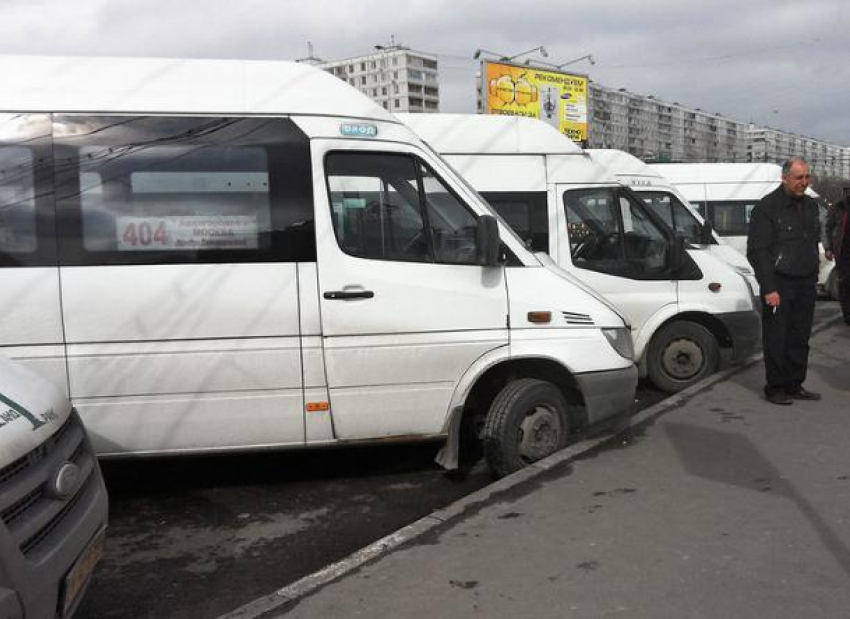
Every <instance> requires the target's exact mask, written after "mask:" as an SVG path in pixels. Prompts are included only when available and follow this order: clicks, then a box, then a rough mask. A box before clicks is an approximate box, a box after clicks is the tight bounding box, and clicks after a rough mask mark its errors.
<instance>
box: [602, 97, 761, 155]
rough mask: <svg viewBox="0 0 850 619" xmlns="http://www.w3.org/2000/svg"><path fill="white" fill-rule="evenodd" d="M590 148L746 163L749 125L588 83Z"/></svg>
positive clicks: (717, 115) (675, 104)
mask: <svg viewBox="0 0 850 619" xmlns="http://www.w3.org/2000/svg"><path fill="white" fill-rule="evenodd" d="M589 108H590V131H589V133H590V136H589V143H590V147H591V148H617V149H619V150H625V151H627V152H629V153H631V154H633V155H635V156H636V157H638V158H640V159H643V160H644V161H703V162H715V161H746V160H747V159H746V157H747V139H748V130H749V125H748V124H747V123H743V122H740V121H736V120H732V119H729V118H725V117H723V116H722V115H720V114H711V113H708V112H703V111H702V110H700V109H698V108H697V109H692V108H686V107H684V106H682V105H679V104H678V103H667V102H665V101H661V100H659V99H656V98H655V97H653V96H645V95H639V94H636V93H633V92H629V91H627V90H626V89H625V88H619V89H615V88H607V87H605V86H602V85H600V84H597V83H594V82H591V84H590V104H589Z"/></svg>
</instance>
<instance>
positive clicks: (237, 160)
mask: <svg viewBox="0 0 850 619" xmlns="http://www.w3.org/2000/svg"><path fill="white" fill-rule="evenodd" d="M54 142H55V149H56V151H55V152H56V162H57V166H56V170H57V172H56V199H57V209H58V212H59V216H60V221H61V225H62V227H61V229H62V233H63V234H62V239H61V241H62V250H63V260H64V261H66V262H67V263H68V264H150V263H173V262H253V261H263V262H269V261H314V260H315V234H314V226H313V207H312V193H311V191H312V190H311V183H310V158H309V144H308V141H307V139H306V137H305V136H304V135H303V134H302V133H301V132H300V130H298V129H297V128H296V127H295V126H294V125H293V124H292V123H291V121H289V120H287V119H275V118H241V119H240V118H187V117H118V116H104V117H91V116H77V115H65V116H56V117H55V119H54Z"/></svg>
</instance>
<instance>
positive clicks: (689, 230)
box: [587, 148, 758, 296]
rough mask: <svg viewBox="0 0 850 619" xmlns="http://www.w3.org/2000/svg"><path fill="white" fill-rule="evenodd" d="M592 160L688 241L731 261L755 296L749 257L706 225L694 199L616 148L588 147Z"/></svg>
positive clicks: (729, 262)
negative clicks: (629, 189)
mask: <svg viewBox="0 0 850 619" xmlns="http://www.w3.org/2000/svg"><path fill="white" fill-rule="evenodd" d="M587 153H588V154H590V157H591V159H593V160H594V161H596V162H597V163H599V164H600V165H602V166H604V167H606V168H608V170H610V171H611V173H612V174H613V175H614V178H616V179H617V180H618V181H619V182H620V183H622V184H624V185H626V186H628V187H629V188H631V189H632V191H634V192H635V193H636V194H638V195H639V196H640V198H641V199H642V200H643V201H644V202H646V204H647V205H648V206H649V208H650V209H652V211H653V212H654V213H655V214H656V215H658V216H659V217H660V218H661V219H663V220H664V223H666V224H667V225H668V226H670V227H671V228H672V229H673V230H674V231H675V232H676V233H677V234H679V235H680V236H682V237H684V239H685V242H686V243H688V244H690V245H694V246H701V247H702V248H704V249H707V250H709V251H711V252H712V253H713V254H715V255H717V256H718V257H719V258H720V259H721V260H723V261H725V262H727V263H728V264H730V265H731V266H732V268H734V269H735V270H736V271H738V273H740V274H741V275H743V276H744V277H745V278H746V279H747V281H748V282H749V283H750V286H751V287H752V288H753V291H754V293H755V295H756V296H757V295H758V282H757V281H756V277H755V273H754V272H753V269H752V267H751V266H750V263H749V261H748V260H747V257H746V256H745V255H744V253H746V252H744V253H741V252H740V251H738V250H737V249H735V248H734V247H732V246H731V245H729V244H728V243H726V241H724V240H723V238H722V237H721V236H720V235H718V234H717V231H716V230H714V229H713V228H712V227H708V228H706V226H705V219H703V217H702V215H700V214H699V213H698V212H697V211H696V210H695V209H694V207H693V206H692V205H691V203H690V201H689V200H688V199H687V198H685V197H684V196H683V195H682V194H681V193H680V192H679V190H678V189H676V187H675V186H674V185H673V184H672V183H671V182H670V181H669V180H667V179H666V178H665V177H664V176H662V175H661V174H660V173H659V172H658V171H656V170H655V169H654V168H652V167H650V166H649V164H647V163H644V162H643V161H641V160H640V159H638V158H637V157H635V156H634V155H632V154H630V153H627V152H625V151H622V150H617V149H613V148H607V149H604V148H592V149H588V150H587Z"/></svg>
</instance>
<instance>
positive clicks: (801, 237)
mask: <svg viewBox="0 0 850 619" xmlns="http://www.w3.org/2000/svg"><path fill="white" fill-rule="evenodd" d="M810 180H811V176H810V174H809V165H808V164H807V163H806V161H805V160H804V159H802V158H801V157H792V158H791V159H789V160H788V161H786V162H785V164H784V165H783V166H782V184H781V185H780V186H779V187H777V188H776V189H775V190H774V191H772V192H770V193H769V194H767V195H766V196H765V197H764V198H762V199H761V200H760V201H759V203H758V204H756V206H755V208H754V209H753V212H752V217H751V218H750V223H749V230H748V232H747V258H748V259H749V261H750V264H752V266H753V269H754V270H755V274H756V279H757V280H758V283H759V287H760V288H761V295H762V320H761V323H762V345H763V348H764V367H765V376H766V379H767V380H766V384H765V387H764V393H765V396H766V397H767V399H768V401H770V402H773V403H774V404H792V403H793V402H794V400H819V399H820V394H818V393H813V392H811V391H808V390H806V389H804V388H803V381H804V380H805V379H806V369H807V366H808V360H809V336H810V335H811V332H812V321H813V319H814V313H815V299H816V297H817V277H818V266H819V255H818V254H819V252H818V241H819V239H820V219H819V218H818V206H817V203H816V202H815V201H814V200H813V199H812V198H810V197H809V196H807V195H805V191H806V189H807V188H808V186H809V182H810Z"/></svg>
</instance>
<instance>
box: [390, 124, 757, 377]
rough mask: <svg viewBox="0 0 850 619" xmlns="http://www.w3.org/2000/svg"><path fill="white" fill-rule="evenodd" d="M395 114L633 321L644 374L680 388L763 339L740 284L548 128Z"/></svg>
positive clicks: (531, 240) (522, 231) (532, 240)
mask: <svg viewBox="0 0 850 619" xmlns="http://www.w3.org/2000/svg"><path fill="white" fill-rule="evenodd" d="M402 119H403V120H404V121H405V122H406V123H408V125H409V126H410V127H411V128H412V129H413V130H414V131H416V132H417V133H418V134H419V135H420V137H422V139H424V140H425V141H426V142H427V143H428V144H429V145H430V146H432V147H433V148H435V149H436V150H437V151H438V152H440V153H441V154H442V155H443V156H444V157H445V158H446V160H447V161H449V163H451V164H452V166H454V167H455V169H457V170H458V172H460V173H461V174H462V175H463V176H464V178H466V179H467V180H468V181H469V182H470V183H471V184H472V186H473V187H475V188H476V189H477V190H478V191H479V192H481V194H482V195H483V196H484V197H485V198H486V199H487V201H488V202H490V204H491V205H492V206H493V207H494V209H495V210H496V211H497V212H498V213H499V214H500V215H501V216H502V217H504V218H505V220H506V221H507V222H508V223H509V224H510V225H511V226H512V227H513V228H514V229H515V230H516V231H517V232H518V233H519V235H520V237H521V238H523V239H526V241H527V243H528V244H529V245H530V246H531V247H532V248H533V249H534V250H537V251H542V252H543V251H545V252H547V253H549V254H550V255H551V256H552V258H553V259H554V260H555V262H557V264H558V265H560V266H561V267H563V268H564V269H566V270H568V271H569V272H570V273H572V274H573V275H575V276H576V277H578V278H580V279H581V280H582V281H584V282H585V283H587V284H588V285H589V286H591V287H592V288H594V289H595V290H598V291H599V292H600V293H602V294H603V295H604V296H605V297H607V298H608V299H609V300H610V301H611V302H612V303H613V304H614V305H615V306H616V307H617V308H618V309H620V310H621V311H622V312H623V313H624V314H625V315H626V317H627V318H628V319H629V321H630V323H631V326H632V336H633V339H634V346H635V358H636V359H637V360H638V367H639V369H640V372H641V375H642V376H644V375H645V376H648V377H649V378H650V380H651V381H652V382H653V383H654V384H655V385H656V386H657V387H658V388H660V389H662V390H664V391H669V392H675V391H679V390H681V389H684V388H685V387H688V386H690V385H692V384H694V383H695V382H697V381H699V380H701V379H702V378H704V377H705V376H707V375H708V374H710V373H711V372H713V371H714V370H715V369H716V368H717V367H718V362H719V360H720V357H721V351H723V352H724V353H726V354H727V356H728V357H729V358H730V360H732V361H737V360H741V359H744V358H746V357H747V356H748V355H749V354H750V353H751V352H753V350H754V349H755V348H756V347H757V345H758V343H759V340H760V336H759V333H760V326H759V316H758V314H757V313H756V311H755V310H754V306H753V298H752V293H751V291H750V288H749V286H748V284H747V282H746V281H745V279H744V278H743V277H741V276H740V274H738V273H737V272H735V271H734V270H733V269H732V268H731V267H730V266H729V265H728V264H726V263H725V262H723V261H722V260H719V259H718V258H716V257H715V256H713V255H712V254H711V253H709V252H706V251H701V250H699V249H695V248H688V249H687V251H686V250H685V248H684V247H685V246H684V241H683V240H682V239H681V238H680V237H677V236H676V235H675V234H674V232H673V231H672V230H671V229H670V228H668V227H667V226H666V225H665V224H664V222H663V221H662V220H661V219H660V218H658V217H657V216H656V215H655V214H654V213H653V212H651V211H650V210H649V209H648V208H647V206H646V205H645V204H644V203H643V201H641V200H640V199H639V198H638V197H637V196H636V195H635V194H634V193H633V192H632V191H631V190H629V189H628V188H626V187H624V186H622V185H620V184H619V183H617V182H616V180H615V179H614V177H613V176H612V175H611V174H610V172H608V170H607V169H605V168H603V167H602V166H600V165H599V164H597V163H595V162H594V161H593V160H592V159H591V158H590V156H588V155H587V154H586V153H585V152H584V151H582V150H581V149H580V148H579V147H578V146H576V145H575V144H574V143H572V142H571V141H570V140H569V139H567V138H566V137H564V136H563V135H561V134H560V133H559V132H558V131H557V130H556V129H554V128H553V127H551V126H549V125H547V124H546V123H543V122H539V121H536V120H532V119H526V118H519V117H508V116H485V115H462V114H407V115H402Z"/></svg>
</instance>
